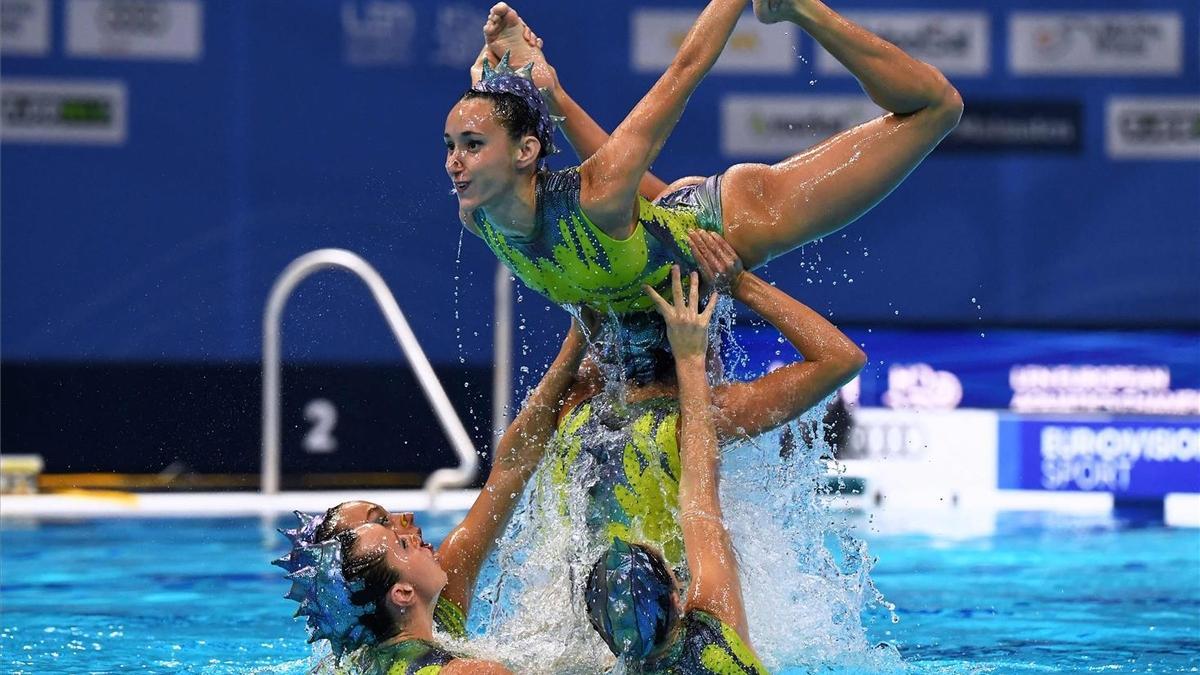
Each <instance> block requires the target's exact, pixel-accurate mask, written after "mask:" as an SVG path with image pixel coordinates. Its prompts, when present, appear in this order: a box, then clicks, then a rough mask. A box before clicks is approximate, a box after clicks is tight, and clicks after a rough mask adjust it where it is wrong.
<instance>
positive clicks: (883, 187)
mask: <svg viewBox="0 0 1200 675" xmlns="http://www.w3.org/2000/svg"><path fill="white" fill-rule="evenodd" d="M754 12H755V15H756V16H758V17H759V19H760V20H762V21H764V22H767V23H774V22H776V21H789V22H791V23H794V24H796V25H797V26H799V27H801V28H803V29H804V30H805V31H806V32H808V34H809V35H811V36H812V37H813V38H814V39H816V41H817V42H819V43H820V44H821V46H822V47H824V48H825V49H826V50H827V51H828V52H829V53H830V54H832V55H833V56H834V57H835V58H837V59H838V61H840V62H841V63H842V65H844V66H846V68H847V69H849V70H850V72H851V73H852V74H853V75H854V76H855V77H856V78H857V79H858V81H859V83H860V84H861V85H862V87H863V89H864V90H865V91H866V93H867V95H868V96H869V97H870V98H871V100H872V101H874V102H875V103H876V104H877V105H879V106H880V107H881V108H883V109H884V110H887V111H888V112H889V114H886V115H883V116H882V117H879V118H877V119H874V120H872V121H870V122H866V123H865V124H861V125H859V126H857V127H855V128H853V129H849V130H847V131H844V132H842V133H840V134H837V135H836V136H833V137H832V138H829V139H827V140H825V141H823V142H822V143H819V144H818V145H816V146H814V147H813V148H810V149H809V150H806V151H804V152H802V153H800V154H798V155H795V156H793V157H791V158H789V159H786V160H784V161H782V162H780V163H778V164H774V165H765V164H739V165H737V166H734V167H732V168H730V169H729V171H728V172H726V174H725V178H724V180H723V181H722V188H721V203H722V210H723V211H724V221H725V237H726V239H727V240H728V241H729V243H730V244H732V245H733V247H734V248H735V249H736V250H737V252H738V254H739V255H740V256H741V258H742V260H743V261H744V262H745V263H746V267H747V268H751V267H757V266H759V265H762V264H764V263H766V262H767V261H769V260H770V259H772V258H774V257H776V256H778V255H781V254H783V253H786V252H788V251H790V250H792V249H793V248H795V247H797V246H800V245H801V244H804V243H806V242H809V241H812V240H813V239H817V238H820V237H823V236H825V235H827V234H829V233H831V232H834V231H835V230H837V229H839V228H841V227H843V226H845V225H847V224H849V223H851V222H853V221H854V220H855V219H857V218H858V217H859V216H861V215H862V214H863V213H865V212H867V211H868V210H870V209H871V207H873V206H875V204H877V203H878V202H879V201H880V200H882V199H883V198H884V197H886V196H887V195H888V193H890V192H891V191H892V190H893V189H895V187H896V186H897V185H899V184H900V182H901V181H903V180H904V178H905V177H906V176H908V174H909V173H910V172H911V171H912V170H913V169H914V168H916V166H917V165H918V164H919V163H920V162H921V160H923V159H924V158H925V156H926V155H928V154H929V152H930V151H932V150H933V148H934V147H936V146H937V144H938V143H939V142H940V141H941V140H942V138H944V137H945V136H946V134H948V133H950V131H951V130H953V129H954V127H955V126H956V125H957V124H958V119H959V117H960V116H961V114H962V99H961V98H960V97H959V94H958V92H957V91H956V90H955V89H954V87H953V86H951V84H950V83H949V82H948V81H947V80H946V78H945V77H944V76H943V75H942V74H941V73H940V72H939V71H938V70H937V69H936V68H934V67H933V66H930V65H929V64H927V63H922V62H921V61H918V60H916V59H914V58H912V57H910V56H909V55H907V54H905V53H904V52H902V51H901V50H900V49H899V48H897V47H896V46H895V45H892V44H891V43H889V42H887V41H885V40H883V39H882V38H880V37H878V36H876V35H874V34H872V33H870V32H869V31H867V30H866V29H864V28H862V27H860V26H858V25H856V24H854V23H852V22H850V21H848V20H846V19H845V18H843V17H841V16H839V15H838V14H836V13H835V12H834V11H833V10H831V9H830V8H829V7H827V6H826V5H825V4H824V3H823V2H821V1H820V0H754Z"/></svg>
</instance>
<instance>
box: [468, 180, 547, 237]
mask: <svg viewBox="0 0 1200 675" xmlns="http://www.w3.org/2000/svg"><path fill="white" fill-rule="evenodd" d="M480 208H481V209H483V213H484V215H485V216H486V217H487V219H488V220H489V221H491V223H492V225H493V226H494V227H496V228H499V230H500V231H501V232H503V233H504V234H506V235H508V236H517V237H528V236H529V235H531V234H533V232H534V231H535V230H536V229H537V172H534V173H528V174H523V173H518V174H517V176H516V179H515V180H514V181H513V185H512V187H511V189H509V190H507V191H505V192H503V193H502V194H500V195H499V196H497V197H496V199H494V200H492V202H491V203H488V204H484V205H482V206H480Z"/></svg>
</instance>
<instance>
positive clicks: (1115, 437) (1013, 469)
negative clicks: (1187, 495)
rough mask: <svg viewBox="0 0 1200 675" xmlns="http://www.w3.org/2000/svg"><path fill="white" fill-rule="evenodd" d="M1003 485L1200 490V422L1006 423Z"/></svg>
mask: <svg viewBox="0 0 1200 675" xmlns="http://www.w3.org/2000/svg"><path fill="white" fill-rule="evenodd" d="M999 486H1000V487H1001V488H1011V489H1024V490H1065V491H1079V492H1111V493H1113V494H1115V495H1117V496H1126V497H1134V498H1157V497H1162V496H1163V495H1165V494H1167V493H1170V492H1200V418H1188V419H1181V420H1174V419H1166V418H1140V419H1138V418H1133V419H1131V418H1098V419H1087V418H1067V417H1064V418H1045V419H1037V418H1035V419H1029V418H1025V419H1021V418H1017V417H1015V416H1003V417H1001V419H1000V468H999Z"/></svg>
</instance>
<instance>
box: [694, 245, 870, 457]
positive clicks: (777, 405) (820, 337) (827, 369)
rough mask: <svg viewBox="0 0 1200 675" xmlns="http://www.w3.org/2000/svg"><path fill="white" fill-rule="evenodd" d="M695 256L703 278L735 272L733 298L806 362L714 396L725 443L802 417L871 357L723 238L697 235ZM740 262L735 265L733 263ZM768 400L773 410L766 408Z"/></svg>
mask: <svg viewBox="0 0 1200 675" xmlns="http://www.w3.org/2000/svg"><path fill="white" fill-rule="evenodd" d="M690 241H691V244H692V251H693V253H694V254H695V256H696V262H697V264H698V266H699V268H700V271H701V273H702V274H704V276H705V278H706V279H708V278H711V277H712V276H714V275H715V274H723V273H726V271H727V270H730V269H734V268H736V270H737V272H736V273H735V274H734V277H735V278H734V286H733V297H734V298H736V299H737V300H738V301H740V302H742V303H743V304H745V305H746V306H747V307H749V308H750V309H751V310H753V311H754V312H756V313H758V314H759V315H760V316H761V317H762V318H764V319H766V320H767V321H768V322H769V323H770V324H771V325H772V326H774V327H775V328H776V329H778V330H779V332H780V333H782V334H783V336H784V337H785V338H787V340H788V342H790V343H792V346H793V347H795V348H796V351H798V352H800V355H801V356H803V357H804V360H803V361H798V362H796V363H790V364H788V365H786V366H783V367H782V368H777V369H775V370H773V371H771V372H770V373H767V374H766V375H764V376H762V377H760V378H757V379H754V380H751V381H749V382H734V383H731V384H728V385H723V386H721V387H720V388H719V389H718V390H717V391H715V392H714V393H713V397H714V400H715V402H716V406H717V408H718V409H719V410H720V411H721V414H720V415H718V416H717V420H716V424H717V433H718V434H719V435H720V437H721V438H722V439H727V438H744V437H746V436H757V435H758V434H761V433H763V432H766V431H770V430H771V429H774V428H775V427H778V426H779V425H781V424H785V423H787V422H789V421H791V420H793V419H795V418H796V417H798V416H799V415H800V414H801V413H803V412H804V411H805V410H808V409H809V408H811V407H812V406H814V405H816V404H817V402H819V401H821V400H822V399H824V398H825V397H826V396H828V395H830V394H832V393H833V392H834V391H836V390H837V388H838V387H840V386H842V385H843V384H845V383H847V382H849V381H850V380H851V379H853V378H854V376H855V375H857V374H858V371H860V370H862V367H863V365H865V364H866V361H867V355H866V354H864V353H863V351H862V350H861V349H859V348H858V346H857V345H855V344H854V342H853V341H851V340H850V338H848V337H846V335H845V334H844V333H842V332H841V331H840V330H838V329H837V327H836V326H834V325H833V324H831V323H829V322H828V321H826V320H825V318H824V317H822V316H821V315H820V314H817V313H816V312H814V311H813V310H811V309H809V308H808V307H806V306H805V305H804V304H803V303H801V302H800V301H798V300H796V299H795V298H793V297H792V296H790V295H788V294H787V293H784V292H783V291H781V290H779V289H778V288H775V287H774V286H772V285H771V284H768V283H767V282H765V281H763V280H762V279H761V278H759V277H757V276H755V275H754V274H751V273H750V272H742V271H741V264H740V262H737V261H736V258H737V254H736V253H734V251H733V247H731V246H730V245H729V244H728V243H727V242H726V241H725V240H724V239H722V238H721V237H720V236H718V235H715V234H713V233H711V232H704V231H697V232H693V233H692V234H691V235H690ZM735 262H736V265H735V264H734V263H735ZM766 401H770V402H771V403H772V405H764V402H766Z"/></svg>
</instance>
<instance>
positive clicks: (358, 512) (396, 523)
mask: <svg viewBox="0 0 1200 675" xmlns="http://www.w3.org/2000/svg"><path fill="white" fill-rule="evenodd" d="M326 519H327V520H328V527H329V532H328V533H327V537H332V536H335V535H337V534H338V533H341V532H345V531H347V530H353V529H354V528H356V527H358V526H360V525H366V524H367V523H375V524H377V525H383V526H384V527H387V528H389V529H391V530H392V531H394V532H395V533H396V534H398V535H404V534H416V535H417V536H418V537H419V536H421V528H419V527H417V526H416V523H414V522H413V514H412V513H408V512H402V513H392V512H390V511H388V510H387V509H385V508H383V507H382V506H380V505H379V504H376V503H374V502H361V501H353V502H344V503H342V504H338V505H337V506H335V507H334V508H332V509H330V511H329V515H328V516H327V518H326Z"/></svg>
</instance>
